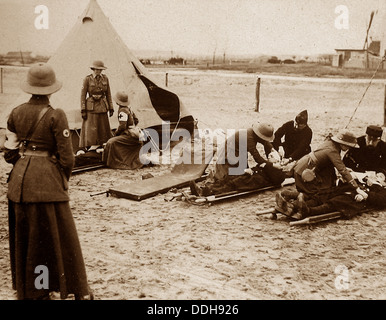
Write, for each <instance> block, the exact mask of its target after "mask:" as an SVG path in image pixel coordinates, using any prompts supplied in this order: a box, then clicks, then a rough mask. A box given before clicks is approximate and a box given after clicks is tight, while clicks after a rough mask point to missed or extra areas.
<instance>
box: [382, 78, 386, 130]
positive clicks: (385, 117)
mask: <svg viewBox="0 0 386 320" xmlns="http://www.w3.org/2000/svg"><path fill="white" fill-rule="evenodd" d="M383 126H384V127H386V84H385V99H384V102H383Z"/></svg>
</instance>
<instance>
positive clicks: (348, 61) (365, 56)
mask: <svg viewBox="0 0 386 320" xmlns="http://www.w3.org/2000/svg"><path fill="white" fill-rule="evenodd" d="M380 44H381V43H380V41H373V42H372V43H371V44H370V46H369V48H368V49H335V51H336V55H334V56H333V60H332V66H333V67H343V68H360V69H366V68H367V69H376V68H377V67H378V65H379V63H380V62H381V61H382V56H383V54H386V52H385V53H383V54H382V56H381V55H380V49H381V45H380ZM380 69H381V70H382V69H386V63H385V62H383V63H382V64H381V66H380Z"/></svg>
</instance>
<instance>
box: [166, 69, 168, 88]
mask: <svg viewBox="0 0 386 320" xmlns="http://www.w3.org/2000/svg"><path fill="white" fill-rule="evenodd" d="M165 86H166V87H167V86H168V73H167V72H166V74H165Z"/></svg>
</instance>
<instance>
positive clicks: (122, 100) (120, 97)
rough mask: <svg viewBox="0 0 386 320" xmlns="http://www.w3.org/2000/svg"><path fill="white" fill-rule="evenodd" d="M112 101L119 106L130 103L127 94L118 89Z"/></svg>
mask: <svg viewBox="0 0 386 320" xmlns="http://www.w3.org/2000/svg"><path fill="white" fill-rule="evenodd" d="M114 101H115V102H116V103H117V104H119V105H120V106H128V105H129V104H130V102H129V96H128V95H127V93H126V92H124V91H118V92H117V93H116V94H115V96H114Z"/></svg>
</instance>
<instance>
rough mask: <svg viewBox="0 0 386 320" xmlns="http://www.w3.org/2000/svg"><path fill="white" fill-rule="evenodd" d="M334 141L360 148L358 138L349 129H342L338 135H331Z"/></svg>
mask: <svg viewBox="0 0 386 320" xmlns="http://www.w3.org/2000/svg"><path fill="white" fill-rule="evenodd" d="M331 140H332V141H335V142H337V143H340V144H344V145H346V146H349V147H352V148H359V145H358V144H357V138H356V137H355V136H354V135H353V134H352V133H351V132H350V131H348V130H345V129H343V130H340V131H339V132H338V134H337V135H335V136H332V137H331Z"/></svg>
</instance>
